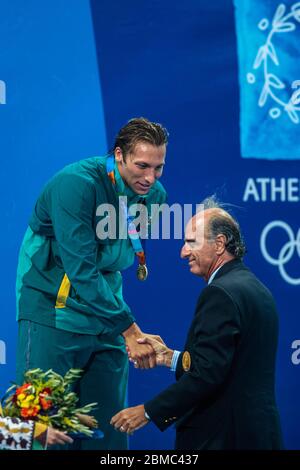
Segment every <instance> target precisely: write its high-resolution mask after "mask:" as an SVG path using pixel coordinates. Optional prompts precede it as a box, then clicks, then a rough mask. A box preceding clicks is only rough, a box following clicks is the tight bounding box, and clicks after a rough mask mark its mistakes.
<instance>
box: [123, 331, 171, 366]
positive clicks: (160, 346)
mask: <svg viewBox="0 0 300 470" xmlns="http://www.w3.org/2000/svg"><path fill="white" fill-rule="evenodd" d="M137 342H138V343H139V344H149V345H150V346H152V348H153V350H154V352H155V360H156V365H158V366H165V367H171V362H172V357H173V353H174V351H173V349H170V348H168V346H167V345H166V344H165V343H164V342H163V340H162V339H161V337H160V336H156V335H145V336H143V337H142V338H138V339H137ZM127 352H128V356H129V360H130V361H132V359H131V353H130V351H128V350H127ZM135 367H138V365H137V364H135Z"/></svg>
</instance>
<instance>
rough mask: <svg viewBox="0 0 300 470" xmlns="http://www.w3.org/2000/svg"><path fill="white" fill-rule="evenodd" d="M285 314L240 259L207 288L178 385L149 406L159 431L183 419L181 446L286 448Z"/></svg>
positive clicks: (179, 429) (179, 434)
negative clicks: (279, 391)
mask: <svg viewBox="0 0 300 470" xmlns="http://www.w3.org/2000/svg"><path fill="white" fill-rule="evenodd" d="M277 338H278V318H277V313H276V308H275V304H274V300H273V297H272V295H271V293H270V292H269V290H268V289H267V288H266V287H265V286H264V285H263V284H262V283H261V282H260V281H259V280H258V279H257V278H256V277H255V276H254V274H253V273H252V272H251V271H250V270H249V269H248V268H247V267H246V266H245V265H244V264H243V263H242V262H241V261H240V260H236V259H235V260H232V261H229V262H228V263H226V264H224V265H223V266H222V267H221V268H220V270H219V271H218V272H217V274H216V276H215V278H214V279H213V281H212V282H211V284H209V285H208V286H207V287H205V289H204V290H203V291H202V293H201V295H200V297H199V300H198V303H197V306H196V312H195V316H194V319H193V321H192V324H191V327H190V330H189V333H188V337H187V340H186V345H185V350H186V351H189V353H190V355H191V368H190V370H189V371H187V372H185V371H184V370H183V367H182V354H183V353H181V355H180V356H179V360H178V363H177V369H176V379H177V382H176V383H174V384H173V385H171V386H170V387H168V388H167V389H166V390H164V391H163V392H162V393H160V394H159V395H158V396H156V397H155V398H154V399H153V400H150V401H148V402H147V403H145V409H146V411H147V413H148V414H149V415H150V417H151V419H152V420H153V422H154V423H155V424H156V425H157V426H158V427H159V429H160V430H162V431H163V430H164V429H166V428H167V427H168V426H170V425H171V424H173V423H174V422H175V421H176V426H177V438H176V448H177V449H280V448H282V441H281V431H280V423H279V416H278V411H277V408H276V402H275V393H274V382H275V359H276V349H277Z"/></svg>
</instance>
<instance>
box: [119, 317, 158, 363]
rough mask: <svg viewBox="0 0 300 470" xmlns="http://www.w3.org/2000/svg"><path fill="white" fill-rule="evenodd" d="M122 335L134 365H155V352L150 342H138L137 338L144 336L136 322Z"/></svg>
mask: <svg viewBox="0 0 300 470" xmlns="http://www.w3.org/2000/svg"><path fill="white" fill-rule="evenodd" d="M122 335H123V336H124V338H125V341H126V349H127V352H128V351H130V360H131V362H133V363H134V366H135V367H139V368H140V369H152V368H153V367H155V366H156V361H155V352H154V350H153V348H152V347H151V345H150V344H147V343H140V344H139V343H138V342H137V339H138V338H141V337H143V336H144V334H143V333H142V331H141V330H140V328H139V327H138V326H137V324H136V323H133V324H132V325H131V326H130V327H129V328H128V329H127V330H126V331H123V333H122Z"/></svg>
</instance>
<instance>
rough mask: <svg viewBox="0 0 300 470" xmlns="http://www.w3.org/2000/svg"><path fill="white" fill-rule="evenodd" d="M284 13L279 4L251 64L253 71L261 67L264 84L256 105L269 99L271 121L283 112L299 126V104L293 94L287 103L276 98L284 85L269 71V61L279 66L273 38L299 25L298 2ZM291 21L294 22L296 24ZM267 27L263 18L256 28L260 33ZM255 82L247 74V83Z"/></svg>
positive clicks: (267, 21)
mask: <svg viewBox="0 0 300 470" xmlns="http://www.w3.org/2000/svg"><path fill="white" fill-rule="evenodd" d="M285 13H286V6H285V5H284V4H283V3H281V4H280V5H278V7H277V9H276V12H275V14H274V18H273V20H272V23H271V30H270V32H269V34H268V36H267V39H266V42H265V43H264V44H263V45H262V46H261V47H260V48H259V49H258V52H257V55H256V58H255V60H254V64H253V70H257V69H259V68H260V67H262V68H263V73H264V84H263V87H262V90H261V93H260V96H259V100H258V105H259V106H260V107H263V106H265V104H266V101H267V99H268V98H271V99H272V100H273V102H274V104H275V107H273V108H271V109H270V110H269V116H270V117H271V118H272V119H277V118H278V117H279V116H280V115H281V112H282V110H284V111H285V112H286V113H287V115H288V116H289V118H290V119H291V121H292V122H293V123H294V124H299V122H300V119H299V116H298V111H300V106H297V105H298V104H299V103H298V102H296V101H295V100H294V99H293V95H294V93H291V96H290V98H289V99H288V100H287V101H284V100H283V99H281V98H280V97H279V96H278V90H283V89H285V88H286V85H285V84H284V83H283V82H282V80H280V78H279V77H277V75H275V74H274V73H271V72H270V71H269V61H270V60H271V61H272V62H273V64H275V65H276V66H279V59H278V55H277V51H276V49H275V46H274V44H273V42H272V39H273V36H274V35H275V34H282V33H288V32H291V31H294V30H295V29H296V24H297V23H300V2H297V3H294V5H292V6H291V9H290V11H289V12H288V13H287V14H286V15H285ZM284 15H285V16H284ZM292 20H295V21H296V23H295V22H293V21H292ZM269 26H270V22H269V20H268V19H267V18H263V19H262V20H261V21H260V22H259V23H258V28H259V29H260V30H261V31H265V30H267V29H268V28H269ZM255 81H256V77H255V74H254V73H252V72H251V73H250V72H249V73H247V82H248V83H249V84H253V83H255Z"/></svg>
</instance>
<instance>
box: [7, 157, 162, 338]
mask: <svg viewBox="0 0 300 470" xmlns="http://www.w3.org/2000/svg"><path fill="white" fill-rule="evenodd" d="M115 178H116V181H117V186H118V190H119V194H120V193H121V194H122V195H123V196H127V202H128V206H130V205H132V204H134V203H138V202H143V203H144V204H145V205H146V206H147V209H149V214H150V215H151V209H150V208H151V205H152V204H156V205H157V204H162V203H163V202H165V200H166V192H165V190H164V188H163V186H162V185H161V184H160V183H159V182H158V181H157V182H156V183H155V184H154V185H153V187H152V188H151V189H150V191H149V193H148V194H147V195H146V196H140V195H137V194H135V193H133V191H132V190H131V189H130V188H128V187H125V185H124V183H123V180H122V178H121V176H120V174H119V172H118V169H117V165H115ZM120 188H121V191H120ZM118 198H119V196H118V194H117V193H116V190H115V187H114V185H113V184H112V182H111V181H110V179H109V177H108V175H107V171H106V157H93V158H88V159H86V160H81V161H79V162H76V163H73V164H71V165H68V166H66V167H65V168H64V169H62V170H61V171H60V172H58V173H57V174H56V175H55V176H54V177H53V178H52V179H51V180H50V181H49V182H48V183H47V185H46V187H45V188H44V190H43V191H42V193H41V195H40V197H39V198H38V200H37V203H36V205H35V208H34V211H33V214H32V216H31V219H30V221H29V227H28V229H27V231H26V233H25V236H24V240H23V243H22V246H21V249H20V254H19V263H18V270H17V286H16V291H17V318H18V320H22V319H25V320H31V321H33V322H37V323H40V324H43V325H48V326H53V327H56V328H59V329H63V330H67V331H71V332H75V333H76V332H77V333H83V334H84V333H85V334H93V335H98V334H100V333H102V334H106V333H108V334H111V335H118V334H120V333H121V332H122V331H124V330H126V329H127V328H128V327H129V326H130V325H131V324H132V323H133V322H134V321H135V318H134V316H133V315H132V313H131V311H130V308H129V307H128V305H127V304H126V303H125V301H124V299H123V295H122V275H121V273H120V271H121V270H123V269H126V268H128V267H129V266H130V265H132V263H133V262H134V258H135V254H134V251H133V248H132V245H131V241H130V239H128V237H126V238H125V237H124V238H125V239H120V238H117V239H112V237H111V238H106V239H103V240H101V239H100V238H98V237H97V234H96V228H97V224H98V223H99V221H100V220H101V217H104V216H97V214H96V212H97V208H98V207H99V206H100V205H101V204H104V203H106V204H111V205H112V206H113V207H114V208H115V210H116V215H117V220H118V216H119V200H118ZM98 213H99V212H98ZM102 220H103V219H102ZM116 231H117V233H118V223H117V227H116Z"/></svg>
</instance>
